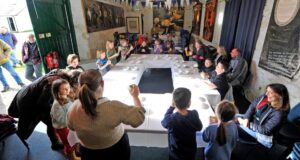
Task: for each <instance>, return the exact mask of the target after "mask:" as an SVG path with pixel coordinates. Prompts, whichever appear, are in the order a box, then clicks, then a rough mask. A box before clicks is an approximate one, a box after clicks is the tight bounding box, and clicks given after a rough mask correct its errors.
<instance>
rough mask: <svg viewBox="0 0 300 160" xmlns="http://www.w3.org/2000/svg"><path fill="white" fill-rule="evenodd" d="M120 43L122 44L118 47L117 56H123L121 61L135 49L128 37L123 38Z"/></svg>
mask: <svg viewBox="0 0 300 160" xmlns="http://www.w3.org/2000/svg"><path fill="white" fill-rule="evenodd" d="M120 44H121V46H119V47H118V53H117V56H120V57H121V58H120V61H124V60H125V59H127V58H128V57H129V56H130V54H131V51H133V49H134V48H133V46H132V45H130V44H129V42H128V40H127V39H121V40H120Z"/></svg>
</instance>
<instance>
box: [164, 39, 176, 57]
mask: <svg viewBox="0 0 300 160" xmlns="http://www.w3.org/2000/svg"><path fill="white" fill-rule="evenodd" d="M173 48H174V45H173V43H172V41H169V40H167V41H166V48H165V53H167V54H173V53H174V49H173Z"/></svg>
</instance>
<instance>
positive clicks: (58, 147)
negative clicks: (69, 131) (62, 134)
mask: <svg viewBox="0 0 300 160" xmlns="http://www.w3.org/2000/svg"><path fill="white" fill-rule="evenodd" d="M51 148H52V149H53V150H60V149H64V145H63V144H62V143H59V142H56V143H54V144H52V145H51Z"/></svg>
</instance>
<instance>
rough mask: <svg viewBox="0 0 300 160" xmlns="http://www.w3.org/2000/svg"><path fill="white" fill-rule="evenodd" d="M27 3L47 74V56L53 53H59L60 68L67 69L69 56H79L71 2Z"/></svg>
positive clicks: (33, 0)
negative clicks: (74, 54)
mask: <svg viewBox="0 0 300 160" xmlns="http://www.w3.org/2000/svg"><path fill="white" fill-rule="evenodd" d="M26 2H27V6H28V11H29V15H30V18H31V22H32V26H33V30H34V33H35V35H36V41H37V43H38V46H39V50H40V54H41V57H42V59H43V63H44V68H45V72H48V71H49V69H48V68H47V66H46V65H45V64H46V63H45V56H46V54H47V53H48V52H51V51H56V52H58V61H59V68H65V67H66V65H67V56H68V54H70V53H76V54H78V49H77V42H76V39H75V31H74V25H73V19H72V15H71V9H70V8H71V7H70V2H69V0H26Z"/></svg>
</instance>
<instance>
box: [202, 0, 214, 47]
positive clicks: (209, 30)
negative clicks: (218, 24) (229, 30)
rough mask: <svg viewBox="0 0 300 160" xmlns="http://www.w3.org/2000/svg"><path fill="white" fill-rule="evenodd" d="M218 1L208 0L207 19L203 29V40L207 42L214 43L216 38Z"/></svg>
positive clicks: (206, 7) (206, 6)
mask: <svg viewBox="0 0 300 160" xmlns="http://www.w3.org/2000/svg"><path fill="white" fill-rule="evenodd" d="M217 3H218V1H217V0H206V4H205V18H204V27H203V38H204V39H205V40H207V41H210V42H211V41H212V39H213V36H214V27H215V20H216V14H217Z"/></svg>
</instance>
